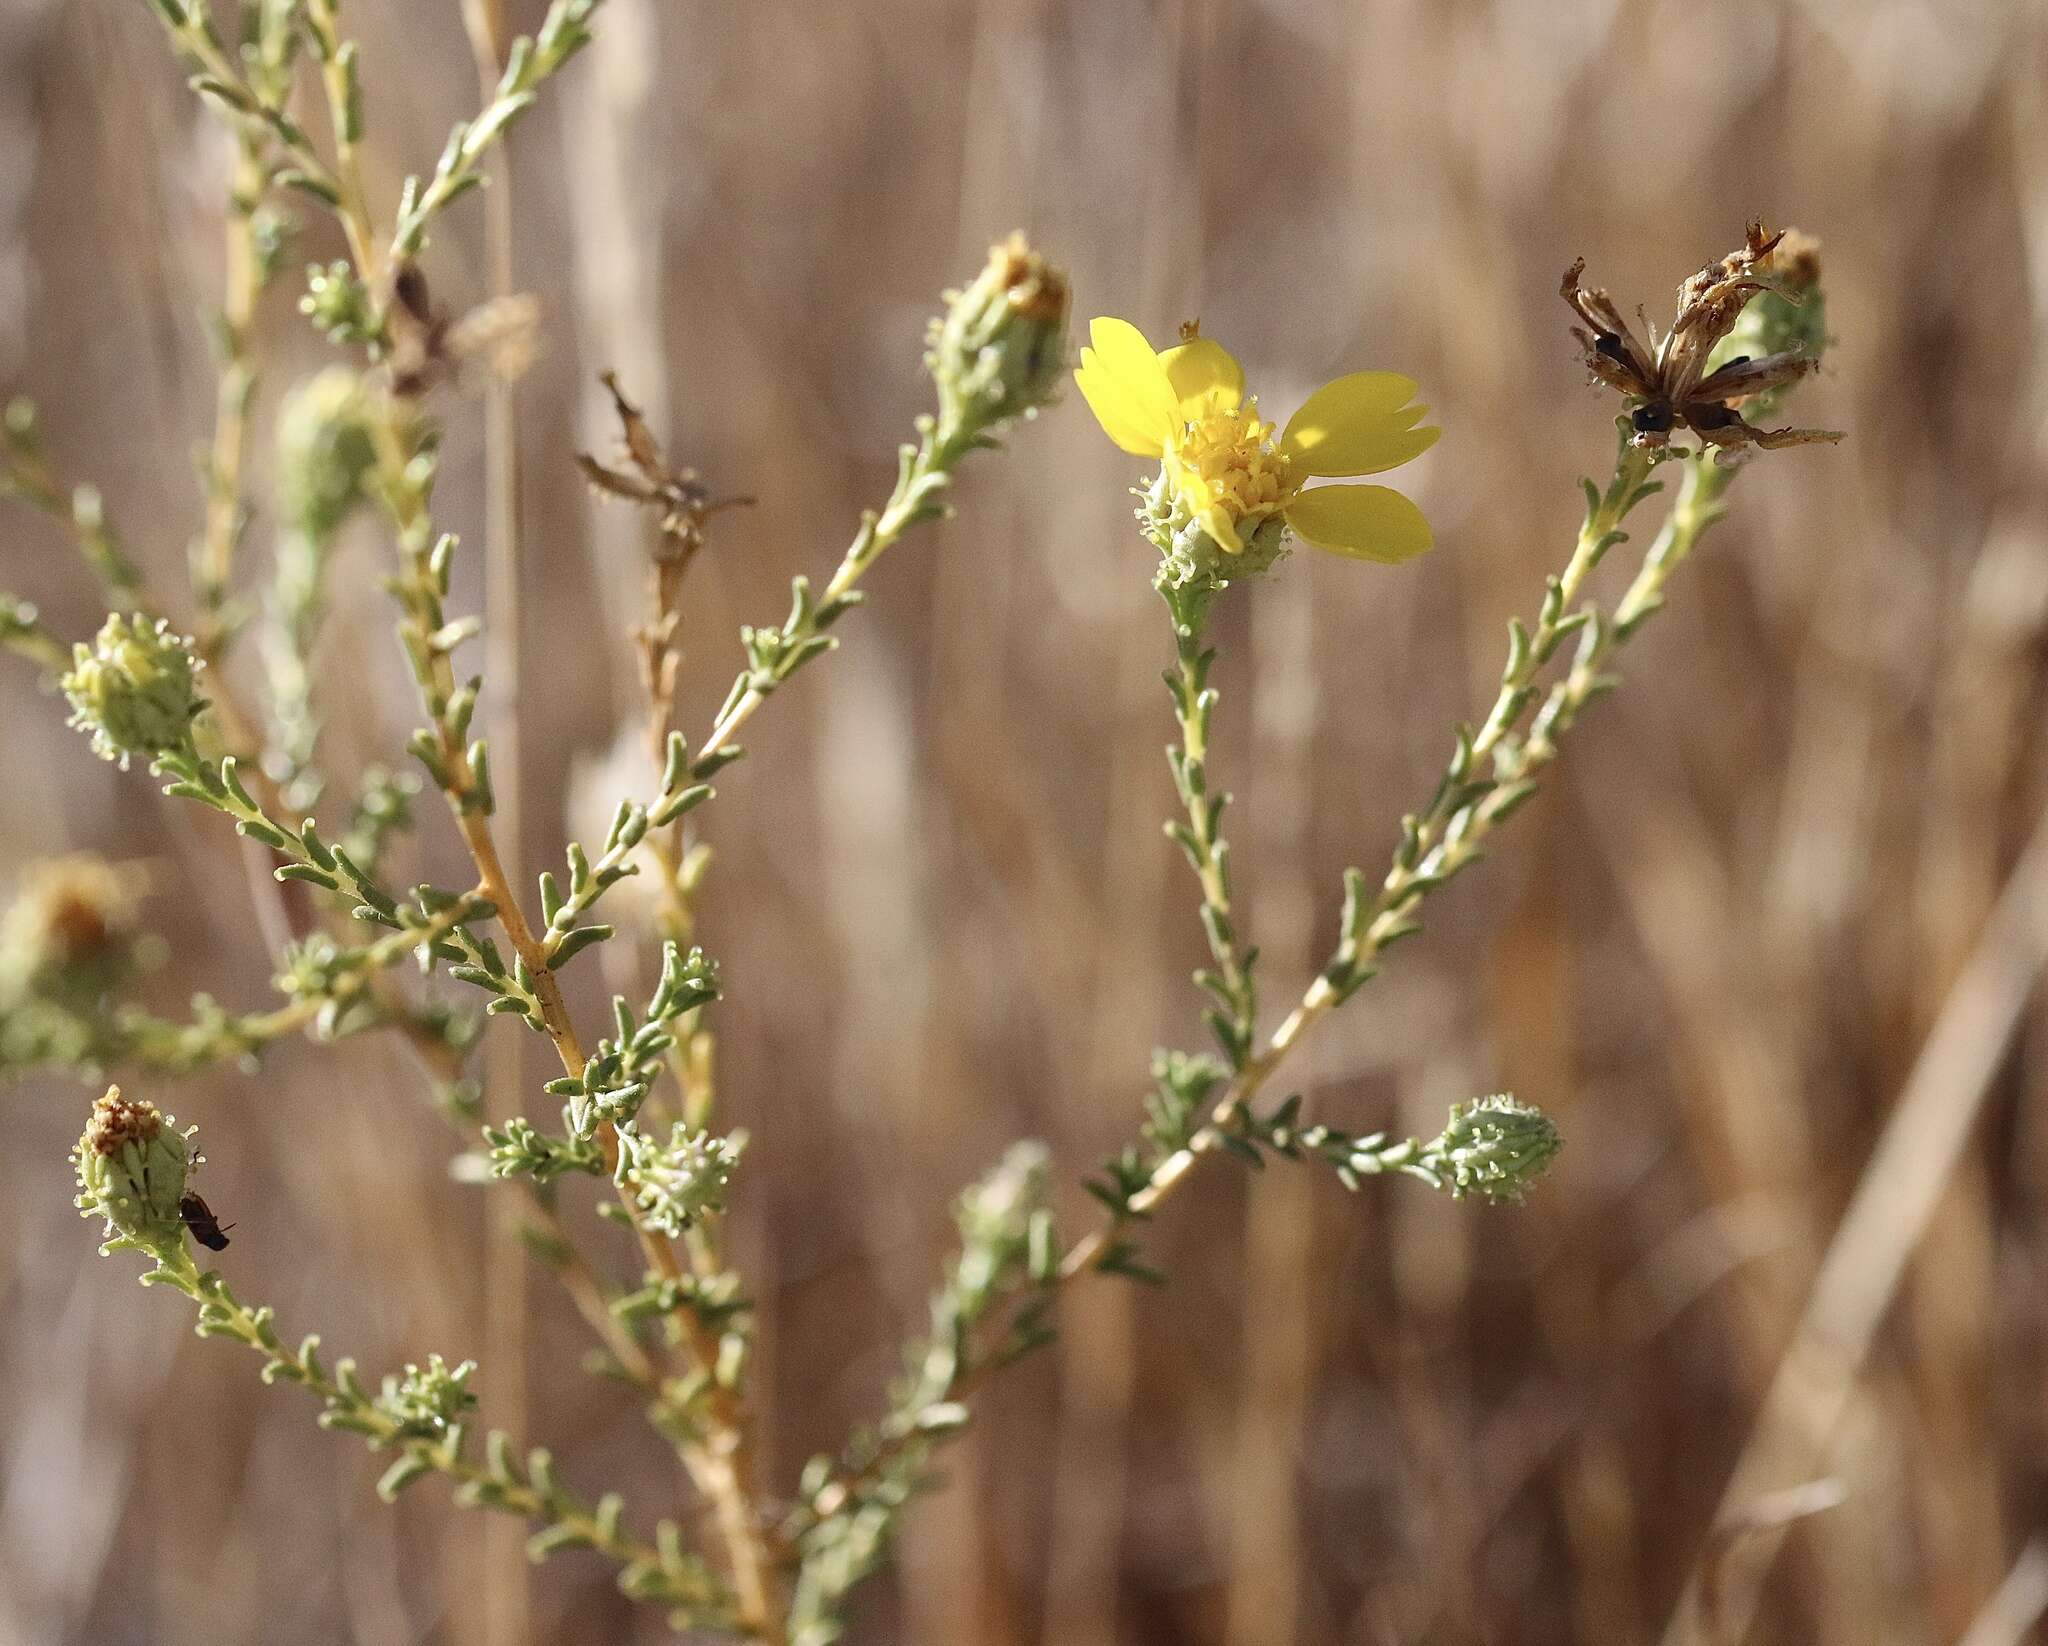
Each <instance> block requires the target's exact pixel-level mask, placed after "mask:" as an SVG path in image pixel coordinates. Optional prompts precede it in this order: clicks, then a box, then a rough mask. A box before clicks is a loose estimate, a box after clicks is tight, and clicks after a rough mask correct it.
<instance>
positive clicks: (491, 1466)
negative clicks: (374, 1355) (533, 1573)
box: [142, 1239, 734, 1630]
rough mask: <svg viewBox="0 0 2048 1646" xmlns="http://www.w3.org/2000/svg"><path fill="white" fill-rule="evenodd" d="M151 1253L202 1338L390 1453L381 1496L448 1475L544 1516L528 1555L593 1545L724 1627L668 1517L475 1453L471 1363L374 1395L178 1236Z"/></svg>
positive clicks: (478, 1492) (433, 1370)
mask: <svg viewBox="0 0 2048 1646" xmlns="http://www.w3.org/2000/svg"><path fill="white" fill-rule="evenodd" d="M156 1255H157V1267H156V1268H155V1269H153V1270H152V1271H150V1272H149V1273H147V1274H145V1275H144V1276H143V1277H142V1279H143V1283H144V1284H145V1285H163V1286H169V1287H170V1288H171V1289H172V1290H174V1291H178V1292H182V1293H183V1294H184V1295H185V1296H187V1297H189V1298H191V1299H192V1301H193V1302H194V1303H196V1304H198V1306H199V1321H198V1327H197V1330H198V1332H199V1334H200V1335H201V1336H202V1337H222V1338H228V1339H230V1340H232V1341H234V1342H237V1343H240V1344H242V1345H244V1346H245V1347H247V1348H249V1349H253V1350H254V1351H256V1353H258V1354H260V1355H262V1356H263V1357H264V1365H263V1380H264V1382H266V1383H291V1384H296V1385H298V1386H299V1387H300V1388H302V1389H305V1390H306V1391H307V1392H308V1393H310V1394H312V1395H313V1396H314V1397H315V1398H316V1399H317V1400H318V1401H319V1402H320V1407H321V1411H320V1420H319V1421H320V1425H321V1427H322V1428H327V1429H340V1430H345V1431H347V1432H349V1433H352V1434H357V1435H360V1436H362V1438H363V1441H364V1443H365V1444H366V1445H367V1446H368V1447H369V1448H370V1449H371V1450H372V1451H374V1452H387V1453H391V1454H393V1461H392V1463H391V1465H390V1467H389V1468H387V1469H386V1470H385V1471H384V1474H383V1477H382V1478H381V1479H380V1480H379V1481H378V1483H377V1492H378V1495H379V1496H381V1497H383V1498H385V1499H386V1500H387V1501H388V1500H390V1499H393V1498H396V1497H397V1496H398V1494H399V1493H400V1492H402V1491H404V1490H405V1489H406V1487H408V1486H410V1485H412V1484H414V1483H415V1482H417V1481H419V1480H421V1479H424V1478H425V1477H426V1476H428V1475H433V1474H439V1475H443V1476H445V1477H446V1478H447V1479H449V1480H450V1481H452V1482H453V1483H454V1485H455V1488H456V1490H455V1500H456V1501H457V1502H458V1503H460V1504H462V1505H463V1506H464V1507H466V1508H483V1509H495V1510H498V1511H499V1512H501V1513H504V1514H512V1515H518V1516H520V1517H522V1518H523V1519H527V1520H532V1521H535V1522H538V1523H539V1528H540V1529H539V1530H538V1531H536V1532H535V1533H534V1535H533V1536H532V1538H531V1539H529V1540H528V1543H527V1552H528V1555H529V1556H530V1558H532V1559H533V1560H535V1561H542V1560H545V1559H547V1558H548V1557H549V1556H550V1555H553V1554H557V1553H559V1552H560V1551H562V1550H564V1549H590V1550H594V1551H595V1552H596V1553H598V1554H599V1555H602V1556H603V1557H604V1558H605V1559H607V1560H609V1561H610V1562H612V1563H613V1564H614V1565H615V1566H617V1567H619V1569H620V1570H619V1577H618V1583H619V1588H620V1589H621V1590H622V1591H623V1592H624V1593H626V1594H627V1595H629V1596H631V1597H632V1598H633V1599H635V1600H638V1601H644V1602H648V1603H652V1604H656V1605H665V1606H668V1607H670V1608H671V1609H672V1611H673V1621H674V1623H675V1626H676V1627H678V1628H699V1629H717V1630H725V1629H729V1628H731V1627H732V1626H733V1621H734V1610H733V1604H732V1601H731V1598H730V1596H729V1595H728V1594H727V1593H726V1592H725V1590H724V1589H723V1587H722V1586H721V1585H720V1584H719V1582H718V1580H717V1579H716V1577H714V1575H713V1574H712V1573H711V1571H710V1570H709V1569H708V1568H707V1567H706V1566H705V1565H704V1563H703V1561H702V1560H700V1559H699V1558H698V1557H696V1556H695V1555H693V1554H690V1553H688V1552H686V1551H685V1549H684V1546H683V1537H682V1532H681V1530H680V1529H679V1528H678V1527H677V1526H676V1525H675V1524H674V1523H673V1522H672V1521H663V1522H661V1523H660V1525H659V1526H658V1527H657V1528H656V1531H655V1534H654V1537H653V1538H652V1540H648V1539H645V1538H642V1537H639V1536H636V1535H635V1534H634V1533H632V1532H631V1531H629V1530H628V1529H627V1527H626V1524H625V1505H624V1502H623V1501H622V1500H621V1499H620V1498H619V1496H618V1495H617V1494H616V1493H611V1492H608V1493H606V1494H605V1495H604V1496H603V1497H601V1498H599V1499H598V1500H597V1501H596V1502H595V1503H591V1502H588V1501H586V1500H585V1499H583V1498H581V1497H579V1496H577V1495H576V1494H575V1493H574V1492H572V1491H570V1490H569V1488H568V1487H567V1486H565V1485H564V1484H563V1483H562V1481H561V1479H560V1477H559V1475H558V1474H557V1472H556V1469H555V1465H554V1460H553V1458H552V1456H551V1454H549V1453H548V1452H546V1451H542V1450H539V1449H536V1450H533V1451H530V1452H528V1453H527V1454H526V1456H525V1457H524V1458H523V1459H522V1458H521V1457H520V1456H519V1455H518V1453H517V1452H516V1451H515V1449H514V1448H513V1446H512V1443H511V1441H510V1440H509V1439H508V1438H507V1437H506V1435H505V1434H503V1433H502V1432H501V1431H497V1430H493V1431H492V1432H491V1433H490V1434H489V1435H487V1436H486V1437H485V1438H484V1441H483V1445H482V1447H481V1450H480V1453H479V1449H478V1448H476V1447H473V1446H472V1445H471V1444H470V1443H469V1442H470V1436H469V1431H468V1425H467V1424H466V1422H465V1421H464V1419H465V1417H466V1414H467V1413H468V1412H469V1411H470V1409H471V1408H473V1407H474V1406H475V1404H476V1397H475V1395H474V1394H472V1393H471V1392H470V1391H469V1387H468V1385H469V1377H470V1374H471V1373H472V1372H473V1371H474V1370H475V1368H474V1366H473V1365H472V1364H471V1363H469V1362H467V1361H465V1362H464V1363H463V1364H462V1365H460V1366H456V1367H452V1368H451V1367H449V1366H447V1365H446V1364H445V1363H444V1362H443V1361H442V1360H441V1358H440V1357H439V1356H438V1355H436V1356H434V1357H433V1358H432V1359H431V1360H430V1361H429V1362H428V1364H427V1365H426V1366H425V1367H418V1366H408V1367H407V1368H406V1370H405V1372H404V1374H403V1375H402V1376H390V1377H386V1378H385V1379H384V1380H383V1387H382V1389H381V1391H380V1392H377V1393H372V1392H371V1390H370V1389H369V1388H367V1387H366V1386H365V1385H364V1383H363V1382H362V1380H361V1379H360V1378H359V1377H358V1375H357V1373H356V1370H355V1366H354V1364H353V1363H352V1362H350V1361H347V1360H342V1361H338V1362H336V1363H335V1364H334V1366H333V1367H332V1369H331V1370H330V1369H329V1367H328V1365H327V1363H326V1362H325V1361H324V1360H323V1358H322V1357H321V1355H320V1340H319V1339H318V1338H316V1337H309V1338H307V1339H305V1341H304V1342H302V1343H301V1344H300V1345H299V1346H298V1347H297V1348H296V1349H292V1348H288V1347H287V1346H286V1345H285V1343H284V1341H283V1340H282V1339H281V1338H280V1337H279V1336H278V1333H277V1328H276V1326H275V1324H274V1322H273V1317H272V1313H271V1311H270V1310H269V1309H268V1308H254V1309H252V1308H249V1307H248V1306H246V1305H245V1304H243V1303H242V1302H241V1301H240V1300H239V1299H238V1298H236V1297H235V1295H234V1293H233V1292H232V1291H231V1290H230V1289H229V1287H228V1283H227V1281H226V1280H225V1279H223V1278H222V1276H221V1275H220V1273H219V1271H217V1270H212V1269H209V1270H206V1271H204V1272H201V1271H200V1269H199V1268H198V1266H197V1265H196V1264H195V1263H194V1262H193V1260H192V1255H191V1252H190V1250H189V1248H187V1247H186V1245H185V1244H184V1242H183V1240H182V1239H180V1241H179V1242H178V1244H177V1245H176V1246H175V1247H174V1248H173V1249H171V1250H169V1251H165V1252H160V1253H158V1254H156Z"/></svg>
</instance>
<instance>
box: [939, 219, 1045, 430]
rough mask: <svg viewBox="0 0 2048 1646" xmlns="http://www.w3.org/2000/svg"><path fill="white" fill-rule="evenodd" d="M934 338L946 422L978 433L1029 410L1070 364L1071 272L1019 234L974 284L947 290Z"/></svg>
mask: <svg viewBox="0 0 2048 1646" xmlns="http://www.w3.org/2000/svg"><path fill="white" fill-rule="evenodd" d="M928 342H929V344H930V349H929V352H928V353H927V354H926V356H925V361H926V364H927V365H929V366H930V368H931V373H932V377H933V380H934V381H935V382H937V384H938V386H939V403H940V408H941V412H942V414H943V415H942V418H941V422H942V425H944V426H947V427H951V428H954V429H961V430H967V431H970V432H971V431H973V430H976V429H985V428H990V427H993V426H994V425H996V424H998V423H1003V422H1007V421H1009V420H1010V419H1011V418H1014V417H1027V416H1029V415H1030V414H1031V413H1032V412H1034V411H1036V410H1037V409H1038V408H1039V407H1040V406H1042V405H1044V404H1045V403H1046V401H1047V400H1049V399H1050V398H1051V397H1052V391H1053V385H1054V384H1055V383H1056V382H1057V381H1058V379H1059V375H1060V372H1061V371H1062V370H1063V369H1064V367H1065V365H1066V349H1067V277H1066V275H1065V274H1063V273H1062V272H1061V271H1060V270H1058V269H1056V268H1054V267H1053V266H1052V265H1051V264H1050V263H1048V262H1046V261H1045V259H1044V258H1042V257H1040V256H1039V255H1038V254H1037V253H1036V252H1034V251H1033V250H1032V249H1031V248H1030V246H1029V245H1028V244H1026V242H1025V239H1024V236H1023V235H1021V234H1013V235H1011V236H1010V238H1009V239H1008V240H1006V241H1004V242H1003V243H1002V244H1001V245H999V246H994V247H991V248H990V250H989V255H988V263H987V265H986V266H985V267H984V268H983V269H982V271H981V274H980V275H979V277H978V278H976V280H975V281H974V283H973V284H972V285H971V286H969V287H968V288H967V289H966V290H965V291H960V292H949V293H948V294H947V297H946V312H945V314H944V315H943V316H941V317H940V318H939V319H936V320H934V321H933V322H932V325H931V332H930V336H929V338H928Z"/></svg>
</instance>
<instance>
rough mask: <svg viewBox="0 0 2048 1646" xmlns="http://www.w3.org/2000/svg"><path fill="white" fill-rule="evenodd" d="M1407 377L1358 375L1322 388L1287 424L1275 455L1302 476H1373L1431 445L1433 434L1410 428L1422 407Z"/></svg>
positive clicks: (1378, 373)
mask: <svg viewBox="0 0 2048 1646" xmlns="http://www.w3.org/2000/svg"><path fill="white" fill-rule="evenodd" d="M1415 389H1416V384H1415V380H1414V379H1413V378H1412V377H1403V376H1402V375H1401V374H1400V373H1399V372H1390V371H1361V372H1353V373H1352V374H1351V375H1350V376H1348V377H1340V378H1338V379H1337V380H1336V381H1335V382H1334V383H1325V384H1324V385H1323V386H1322V387H1321V388H1319V389H1317V390H1316V392H1315V393H1314V394H1312V395H1310V396H1309V397H1308V399H1307V401H1305V402H1304V403H1303V405H1302V408H1301V410H1300V411H1298V412H1296V413H1295V414H1294V416H1293V417H1292V418H1291V419H1289V421H1288V424H1287V428H1286V430H1285V432H1283V433H1282V434H1281V436H1280V450H1281V451H1282V452H1283V453H1285V454H1286V455H1287V456H1288V457H1289V458H1291V459H1292V460H1293V461H1294V463H1295V464H1296V465H1297V467H1298V468H1299V469H1300V471H1301V472H1302V473H1303V474H1310V475H1345V474H1378V473H1379V472H1380V471H1381V470H1382V469H1391V468H1394V467H1396V466H1397V465H1399V464H1402V463H1405V462H1407V461H1408V460H1409V458H1411V457H1415V456H1418V455H1420V454H1421V453H1422V452H1425V451H1427V450H1429V448H1430V447H1431V446H1433V445H1434V444H1435V443H1436V438H1437V435H1438V434H1439V433H1440V432H1442V431H1440V430H1438V429H1418V428H1416V427H1414V424H1415V422H1416V420H1417V419H1418V418H1420V417H1421V416H1422V410H1423V408H1418V407H1414V406H1411V405H1409V401H1411V400H1413V399H1414V397H1415Z"/></svg>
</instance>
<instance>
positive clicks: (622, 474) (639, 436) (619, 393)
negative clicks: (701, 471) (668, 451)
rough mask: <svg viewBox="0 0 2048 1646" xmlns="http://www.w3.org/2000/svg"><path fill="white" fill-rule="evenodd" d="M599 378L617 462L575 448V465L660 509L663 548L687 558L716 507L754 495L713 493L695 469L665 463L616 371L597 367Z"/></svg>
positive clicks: (608, 487) (609, 487)
mask: <svg viewBox="0 0 2048 1646" xmlns="http://www.w3.org/2000/svg"><path fill="white" fill-rule="evenodd" d="M598 381H599V382H600V383H602V384H603V385H604V386H605V389H606V391H607V392H608V393H609V394H610V395H611V397H612V405H613V407H614V408H615V409H616V410H617V412H618V414H619V431H620V440H619V444H620V452H619V466H617V467H613V466H611V465H608V464H604V463H600V462H599V461H598V460H597V459H596V458H594V457H592V456H591V455H590V454H589V453H588V452H578V453H577V454H576V465H577V467H578V468H580V469H582V471H583V477H584V478H585V479H586V480H588V481H589V482H590V483H591V485H593V486H594V487H596V488H597V489H598V490H599V491H601V492H605V493H607V494H608V495H610V496H612V497H623V498H625V499H626V501H628V502H629V503H638V504H641V505H642V506H643V507H647V508H653V509H658V510H660V511H661V534H662V537H663V539H664V540H665V543H666V544H668V545H672V547H670V548H669V550H668V552H669V553H670V554H672V555H674V556H676V557H679V558H683V559H687V558H688V557H689V556H690V555H692V554H694V553H696V551H697V550H698V549H699V548H700V547H702V545H703V539H704V522H705V521H706V520H708V519H710V517H711V516H712V515H714V514H717V513H719V512H720V511H721V510H724V509H731V508H739V507H741V506H743V505H746V504H750V503H752V502H753V501H754V500H753V499H752V498H751V497H719V498H714V497H713V496H712V495H711V493H710V492H709V491H708V490H706V489H705V487H704V484H703V482H701V481H700V480H699V479H698V478H697V471H696V470H695V469H672V468H670V467H669V466H668V463H667V461H666V459H664V458H663V456H662V454H661V443H660V442H659V441H658V440H656V439H655V438H654V431H653V430H652V429H650V428H649V427H648V426H647V419H646V418H645V417H643V416H642V415H641V414H640V408H639V407H638V406H636V405H634V404H633V402H632V401H630V400H628V399H627V398H626V396H625V392H624V391H623V390H622V389H621V388H620V387H619V379H618V374H617V373H615V372H609V371H607V372H601V373H599V374H598Z"/></svg>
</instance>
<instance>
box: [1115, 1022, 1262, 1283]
mask: <svg viewBox="0 0 2048 1646" xmlns="http://www.w3.org/2000/svg"><path fill="white" fill-rule="evenodd" d="M1230 1075H1231V1071H1230V1068H1229V1066H1228V1065H1226V1064H1224V1063H1221V1062H1219V1061H1218V1060H1217V1059H1215V1058H1213V1057H1209V1056H1207V1055H1205V1054H1202V1053H1199V1052H1196V1053H1189V1052H1177V1051H1163V1050H1162V1051H1155V1052H1154V1053H1153V1054H1152V1090H1151V1091H1150V1092H1149V1093H1148V1094H1147V1095H1146V1098H1145V1122H1144V1125H1143V1126H1142V1127H1140V1128H1139V1141H1138V1142H1136V1143H1133V1144H1129V1145H1126V1146H1125V1148H1124V1149H1123V1150H1122V1151H1121V1152H1120V1153H1118V1154H1115V1155H1112V1156H1111V1157H1110V1158H1109V1159H1108V1160H1106V1161H1104V1162H1103V1163H1102V1167H1101V1170H1100V1171H1099V1173H1098V1174H1097V1175H1096V1176H1094V1177H1092V1178H1090V1179H1089V1180H1088V1181H1087V1183H1086V1184H1085V1185H1084V1187H1085V1188H1086V1189H1087V1190H1088V1192H1089V1193H1090V1194H1091V1195H1093V1196H1094V1197H1095V1198H1096V1199H1097V1200H1099V1201H1101V1202H1102V1205H1103V1207H1104V1208H1105V1209H1106V1210H1107V1211H1108V1213H1109V1216H1110V1226H1111V1228H1112V1230H1113V1231H1117V1232H1116V1233H1113V1234H1112V1237H1111V1238H1110V1240H1109V1243H1108V1245H1107V1246H1106V1247H1105V1248H1104V1251H1103V1253H1102V1256H1101V1257H1100V1258H1099V1259H1098V1261H1097V1262H1096V1264H1095V1267H1096V1268H1097V1269H1098V1270H1099V1271H1101V1272H1102V1273H1104V1274H1113V1275H1122V1276H1124V1277H1126V1278H1127V1279H1131V1280H1141V1281H1145V1282H1147V1283H1148V1284H1153V1285H1156V1284H1159V1283H1160V1282H1161V1280H1162V1278H1163V1277H1162V1276H1161V1275H1160V1274H1159V1272H1158V1271H1157V1270H1156V1269H1153V1268H1150V1267H1148V1266H1147V1265H1146V1264H1145V1263H1144V1262H1143V1261H1142V1260H1141V1258H1140V1256H1139V1252H1138V1247H1137V1244H1136V1243H1135V1242H1134V1241H1132V1240H1130V1239H1128V1238H1126V1237H1125V1236H1124V1235H1123V1234H1122V1233H1121V1231H1122V1230H1123V1229H1125V1228H1127V1227H1128V1226H1129V1225H1130V1224H1131V1223H1133V1222H1136V1221H1139V1220H1141V1219H1142V1218H1143V1216H1144V1213H1143V1212H1141V1211H1140V1210H1139V1209H1138V1207H1137V1206H1136V1205H1134V1202H1135V1201H1136V1200H1137V1197H1138V1196H1140V1195H1142V1194H1144V1193H1146V1192H1147V1191H1148V1190H1150V1189H1151V1188H1152V1186H1153V1183H1154V1181H1155V1180H1156V1179H1157V1177H1158V1175H1159V1173H1160V1170H1161V1169H1162V1168H1163V1167H1164V1166H1165V1165H1166V1163H1167V1162H1168V1161H1170V1160H1172V1159H1173V1158H1174V1157H1176V1156H1177V1155H1181V1154H1185V1153H1186V1152H1188V1151H1189V1150H1190V1149H1193V1148H1195V1147H1196V1146H1197V1140H1198V1138H1199V1137H1200V1136H1201V1134H1202V1131H1203V1127H1204V1125H1205V1124H1206V1121H1207V1117H1208V1115H1209V1113H1210V1111H1211V1109H1212V1108H1213V1107H1214V1106H1215V1104H1216V1102H1217V1100H1218V1097H1219V1096H1220V1094H1221V1092H1222V1091H1223V1089H1224V1088H1225V1086H1226V1085H1227V1084H1228V1082H1229V1080H1230Z"/></svg>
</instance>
